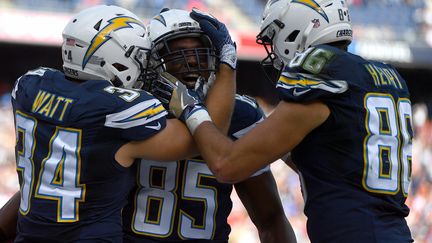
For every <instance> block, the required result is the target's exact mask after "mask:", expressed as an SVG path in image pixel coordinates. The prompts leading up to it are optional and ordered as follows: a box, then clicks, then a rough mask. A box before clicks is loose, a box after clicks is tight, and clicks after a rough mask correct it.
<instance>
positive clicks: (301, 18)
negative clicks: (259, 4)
mask: <svg viewBox="0 0 432 243" xmlns="http://www.w3.org/2000/svg"><path fill="white" fill-rule="evenodd" d="M346 1H347V0H269V1H268V2H267V5H266V6H265V9H264V12H263V17H262V23H261V32H260V33H259V34H258V35H257V43H258V44H261V45H264V46H265V49H266V51H267V57H266V58H265V59H264V60H263V61H262V64H263V65H266V64H267V65H268V64H271V65H273V66H274V67H275V68H276V69H279V70H280V69H281V68H282V67H283V65H286V64H287V63H289V61H290V60H291V59H292V58H293V57H294V56H295V54H296V53H298V52H303V51H304V50H305V49H307V48H308V47H310V46H315V45H319V44H325V43H332V42H339V41H347V42H348V43H350V42H351V40H352V27H351V20H350V16H349V13H348V7H347V3H346Z"/></svg>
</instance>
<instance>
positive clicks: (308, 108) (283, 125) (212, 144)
mask: <svg viewBox="0 0 432 243" xmlns="http://www.w3.org/2000/svg"><path fill="white" fill-rule="evenodd" d="M329 114H330V110H329V109H328V107H327V106H326V105H325V104H323V103H321V102H313V103H308V104H298V103H297V104H296V103H288V102H281V103H280V104H279V105H278V106H277V107H276V110H275V112H273V113H272V114H271V115H270V116H269V117H268V118H267V119H266V120H265V121H264V122H262V123H260V124H258V125H257V126H256V128H255V129H253V130H252V131H250V132H249V133H248V134H246V135H245V136H244V137H242V138H241V139H239V140H237V141H235V142H233V141H231V140H230V139H229V138H227V137H226V136H224V135H223V134H221V133H220V132H219V131H218V130H217V129H216V128H215V127H214V125H213V124H212V123H210V122H204V123H202V125H200V126H199V127H198V128H197V129H196V130H195V133H194V138H195V141H196V143H197V145H198V147H199V149H200V151H201V154H202V155H203V157H204V158H205V159H206V162H207V163H208V165H209V167H210V169H211V170H212V171H213V173H214V174H215V175H216V177H217V179H218V180H219V181H222V182H228V183H235V182H239V181H242V180H244V179H245V178H247V177H249V176H250V175H251V174H252V173H254V172H255V171H257V170H259V169H260V168H262V167H264V166H265V165H267V164H270V163H272V162H273V161H275V160H277V159H279V158H281V157H282V156H283V155H285V154H286V153H287V152H288V151H291V150H292V149H293V148H294V147H295V146H296V145H297V144H299V143H300V142H301V141H302V139H303V138H304V137H305V136H306V135H307V134H308V133H309V132H310V131H312V130H313V129H315V128H316V127H318V126H319V125H321V124H322V123H323V122H324V121H325V120H326V119H327V117H328V116H329ZM276 128H277V129H276ZM256 138H259V139H256Z"/></svg>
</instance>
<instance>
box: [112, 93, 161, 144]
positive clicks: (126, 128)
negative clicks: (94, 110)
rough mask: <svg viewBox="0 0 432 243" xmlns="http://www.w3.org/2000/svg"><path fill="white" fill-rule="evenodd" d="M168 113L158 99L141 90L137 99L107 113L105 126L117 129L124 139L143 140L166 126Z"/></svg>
mask: <svg viewBox="0 0 432 243" xmlns="http://www.w3.org/2000/svg"><path fill="white" fill-rule="evenodd" d="M167 114H168V112H167V111H166V110H165V108H164V107H163V105H162V103H161V102H160V101H159V100H158V99H156V98H153V97H152V96H150V95H149V94H147V93H146V92H140V97H139V99H137V101H135V102H133V103H124V104H123V105H122V106H121V107H120V108H119V109H118V110H116V111H115V112H113V113H110V114H107V115H106V117H105V124H104V126H105V127H109V128H112V129H114V130H116V131H117V133H118V134H119V135H120V137H121V138H123V139H126V140H143V139H146V138H148V137H150V136H152V135H154V134H156V133H158V132H160V131H161V130H162V129H164V128H165V126H166V116H167Z"/></svg>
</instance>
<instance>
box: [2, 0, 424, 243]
mask: <svg viewBox="0 0 432 243" xmlns="http://www.w3.org/2000/svg"><path fill="white" fill-rule="evenodd" d="M347 1H348V3H349V5H350V13H351V19H352V22H353V26H354V27H353V28H354V41H353V43H352V44H351V46H350V49H349V51H350V52H353V53H355V54H358V55H361V56H363V57H365V58H369V59H375V60H380V61H384V62H388V63H392V64H394V65H395V66H396V68H397V69H398V70H399V72H400V73H401V75H402V76H403V77H404V78H405V79H406V80H407V82H408V86H409V88H410V91H411V95H412V102H413V105H414V115H413V116H414V127H415V138H414V142H413V143H414V146H413V150H414V155H413V168H412V185H411V189H410V196H409V198H408V204H409V206H410V208H411V213H410V215H409V217H408V218H407V220H408V223H409V225H410V227H411V230H412V233H413V237H414V238H415V240H416V242H419V243H422V242H432V120H431V119H432V0H347ZM265 2H266V1H265V0H218V1H214V0H213V1H212V0H105V1H103V0H0V57H1V59H0V64H1V65H0V70H1V71H0V206H2V205H3V204H4V203H6V201H7V200H8V198H9V197H10V196H12V195H13V193H14V192H15V191H16V190H18V189H19V186H18V180H17V174H16V172H15V159H14V152H13V151H14V140H15V138H14V128H13V117H12V111H11V107H10V96H9V93H10V90H11V87H12V85H13V83H14V81H15V80H16V79H17V78H18V77H19V76H20V75H22V74H23V73H24V72H26V71H27V70H29V69H34V68H37V67H39V66H48V67H53V68H57V69H61V56H60V45H61V32H62V29H63V27H64V26H65V24H66V22H67V21H68V20H69V18H70V17H71V15H72V14H73V13H76V12H77V11H79V10H81V9H83V8H86V7H89V6H92V5H97V4H116V5H119V6H122V7H125V8H127V9H129V10H132V11H133V12H134V13H136V14H138V15H140V17H142V19H143V20H144V21H145V22H147V21H148V19H149V18H151V17H152V16H154V15H156V14H157V13H158V12H159V10H160V9H161V8H162V7H170V8H182V9H187V10H190V9H191V8H192V7H193V6H195V7H198V8H200V9H202V10H206V11H209V12H210V13H212V14H213V15H215V16H216V17H217V18H219V19H220V20H221V21H223V22H224V23H226V25H227V26H228V28H229V29H230V32H231V33H232V36H233V39H235V40H236V42H237V46H238V54H239V64H238V74H237V76H238V89H239V92H240V93H246V94H249V95H252V96H255V97H257V98H258V100H259V101H260V103H261V104H262V106H263V107H264V108H265V110H266V111H267V112H271V108H272V105H274V104H276V103H277V99H276V97H277V96H276V95H275V91H274V88H273V87H272V85H271V84H270V83H269V82H268V81H266V80H265V77H264V76H263V73H262V72H261V68H260V66H259V60H261V59H262V58H263V57H264V50H263V49H262V48H261V47H260V46H257V45H256V44H255V36H256V34H257V33H258V30H259V22H260V17H261V12H262V10H263V7H264V4H265ZM272 171H273V173H274V174H275V177H276V180H277V183H278V187H279V193H280V196H281V198H282V201H283V205H284V209H285V213H286V214H287V217H288V218H289V220H290V221H291V223H292V224H293V226H294V228H295V232H296V235H297V237H298V241H299V242H300V243H302V242H309V241H308V239H307V234H306V229H305V217H304V215H303V212H302V208H303V199H302V197H301V193H300V188H299V181H298V177H297V175H296V174H295V173H293V172H292V171H291V170H290V169H288V168H287V167H286V166H285V165H284V164H283V163H282V162H280V161H278V162H275V163H273V164H272ZM232 198H233V201H234V208H233V211H232V214H231V216H230V218H229V222H230V224H231V226H232V229H233V231H232V233H231V236H230V242H232V243H237V242H247V243H253V242H258V239H257V234H256V230H255V228H254V226H253V225H252V224H251V222H250V220H249V218H248V216H247V214H246V212H245V210H244V208H243V206H242V205H241V202H240V201H239V199H238V197H237V196H236V195H235V193H233V195H232Z"/></svg>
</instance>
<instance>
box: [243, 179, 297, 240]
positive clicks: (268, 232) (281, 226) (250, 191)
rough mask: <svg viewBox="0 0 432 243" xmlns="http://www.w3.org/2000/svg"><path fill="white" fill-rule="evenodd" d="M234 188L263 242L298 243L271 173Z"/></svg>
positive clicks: (246, 181) (248, 180)
mask: <svg viewBox="0 0 432 243" xmlns="http://www.w3.org/2000/svg"><path fill="white" fill-rule="evenodd" d="M234 187H235V189H236V192H237V194H238V196H239V198H240V200H241V201H242V203H243V205H244V207H245V208H246V210H247V212H248V214H249V217H250V218H251V220H252V222H253V223H254V225H255V226H256V227H257V229H258V234H259V237H260V240H261V242H266V243H272V242H274V243H278V242H287V243H288V242H290V243H293V242H296V238H295V234H294V231H293V229H292V227H291V225H290V223H289V221H288V220H287V218H286V216H285V213H284V210H283V207H282V203H281V199H280V197H279V193H278V189H277V186H276V182H275V179H274V177H273V174H272V173H271V172H270V171H267V172H264V173H263V174H261V175H258V176H255V177H251V178H249V179H247V180H245V181H242V182H240V183H237V184H235V185H234Z"/></svg>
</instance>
